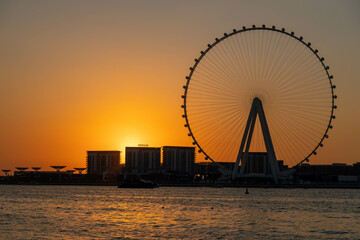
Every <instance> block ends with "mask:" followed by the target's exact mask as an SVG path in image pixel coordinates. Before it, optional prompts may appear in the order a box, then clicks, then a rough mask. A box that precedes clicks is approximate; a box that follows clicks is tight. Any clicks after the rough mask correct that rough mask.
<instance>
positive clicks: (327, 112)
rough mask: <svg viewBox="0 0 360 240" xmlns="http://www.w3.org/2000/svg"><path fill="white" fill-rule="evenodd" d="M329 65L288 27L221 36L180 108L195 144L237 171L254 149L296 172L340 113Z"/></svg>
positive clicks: (205, 54) (189, 79) (193, 72)
mask: <svg viewBox="0 0 360 240" xmlns="http://www.w3.org/2000/svg"><path fill="white" fill-rule="evenodd" d="M324 62H325V61H324V58H323V57H321V56H320V55H319V52H318V50H317V49H314V48H313V47H312V45H311V43H310V42H306V41H305V40H304V39H303V37H301V36H296V35H295V34H294V32H287V31H285V29H284V28H282V29H279V28H276V27H275V26H272V27H266V26H265V25H262V26H258V27H257V26H255V25H253V26H252V27H250V28H246V27H243V28H242V29H240V30H236V29H234V30H233V31H232V32H231V33H225V34H224V35H223V36H222V37H220V38H216V39H215V42H213V43H212V44H208V46H207V48H206V49H205V50H204V51H201V55H200V56H199V57H198V58H196V59H195V63H194V65H193V66H192V67H190V73H189V75H188V76H186V84H185V85H184V94H183V95H182V98H183V101H184V102H183V105H182V106H181V107H182V108H183V109H184V114H183V118H185V121H186V124H185V127H187V128H188V130H189V133H188V135H189V136H190V137H192V139H193V145H196V146H197V147H198V149H199V150H198V151H199V153H202V154H203V155H204V157H205V159H206V160H210V161H213V162H235V168H237V166H238V165H239V163H240V162H242V163H244V160H245V158H246V155H247V153H248V152H268V153H269V154H270V155H269V157H270V158H273V161H274V162H276V161H277V160H283V161H284V163H285V164H286V165H288V166H290V167H291V166H297V165H300V164H302V163H303V162H305V161H309V158H310V157H311V156H312V155H316V154H317V150H318V149H319V148H321V147H323V142H324V139H325V138H328V132H329V129H331V128H332V121H333V119H335V115H334V109H336V108H337V106H336V105H335V99H336V98H337V96H336V95H335V93H334V90H335V88H336V86H335V85H334V84H333V76H332V75H330V74H329V66H327V65H326V64H325V63H324ZM256 119H259V120H258V121H257V120H256ZM275 153H276V154H275ZM236 165H237V166H236ZM277 171H278V170H277ZM234 173H235V170H234Z"/></svg>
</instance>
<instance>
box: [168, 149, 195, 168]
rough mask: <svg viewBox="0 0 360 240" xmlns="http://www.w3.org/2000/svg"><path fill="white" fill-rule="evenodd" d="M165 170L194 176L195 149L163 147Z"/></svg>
mask: <svg viewBox="0 0 360 240" xmlns="http://www.w3.org/2000/svg"><path fill="white" fill-rule="evenodd" d="M162 160H163V168H164V170H165V171H166V172H172V173H180V174H188V175H193V174H194V170H195V147H177V146H164V147H162Z"/></svg>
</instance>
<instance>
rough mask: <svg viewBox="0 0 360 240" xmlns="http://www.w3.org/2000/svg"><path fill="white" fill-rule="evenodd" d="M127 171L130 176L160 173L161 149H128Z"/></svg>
mask: <svg viewBox="0 0 360 240" xmlns="http://www.w3.org/2000/svg"><path fill="white" fill-rule="evenodd" d="M125 171H126V172H127V173H129V174H151V173H158V172H159V171H160V148H156V147H126V148H125Z"/></svg>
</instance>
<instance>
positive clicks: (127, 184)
mask: <svg viewBox="0 0 360 240" xmlns="http://www.w3.org/2000/svg"><path fill="white" fill-rule="evenodd" d="M156 187H159V185H157V184H156V183H154V182H152V181H149V180H144V179H141V178H139V179H136V180H133V181H123V182H122V183H120V184H119V185H118V188H156Z"/></svg>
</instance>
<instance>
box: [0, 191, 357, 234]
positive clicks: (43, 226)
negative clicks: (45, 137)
mask: <svg viewBox="0 0 360 240" xmlns="http://www.w3.org/2000/svg"><path fill="white" fill-rule="evenodd" d="M0 190H1V196H0V233H1V235H0V238H1V239H74V238H82V239H123V238H125V239H155V238H171V239H214V238H216V239H234V238H242V239H249V238H255V239H269V238H276V239H293V238H302V239H309V238H318V239H319V238H323V239H331V238H333V239H334V238H342V239H344V238H349V239H357V238H360V229H359V225H360V192H359V190H345V189H261V188H259V189H250V194H249V195H245V194H244V189H241V188H240V189H239V188H205V187H203V188H201V187H199V188H180V187H174V188H171V187H161V188H157V189H118V188H116V187H102V186H10V185H0Z"/></svg>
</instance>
